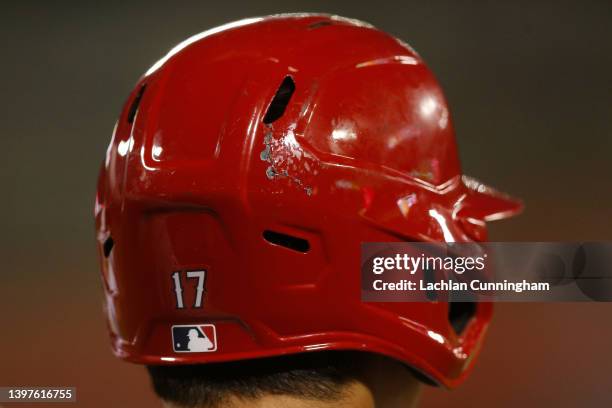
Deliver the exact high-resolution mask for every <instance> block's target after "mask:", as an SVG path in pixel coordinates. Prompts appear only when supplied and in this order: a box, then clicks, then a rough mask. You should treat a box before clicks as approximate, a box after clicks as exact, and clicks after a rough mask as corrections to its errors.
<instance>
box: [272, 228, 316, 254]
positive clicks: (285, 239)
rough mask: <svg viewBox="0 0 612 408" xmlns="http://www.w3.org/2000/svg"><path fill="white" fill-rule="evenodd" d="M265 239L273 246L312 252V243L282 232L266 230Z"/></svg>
mask: <svg viewBox="0 0 612 408" xmlns="http://www.w3.org/2000/svg"><path fill="white" fill-rule="evenodd" d="M263 238H264V239H265V240H266V241H268V242H269V243H271V244H274V245H280V246H283V247H285V248H288V249H291V250H293V251H297V252H302V253H306V252H308V251H309V250H310V243H309V242H308V241H307V240H305V239H303V238H298V237H295V236H292V235H287V234H283V233H282V232H276V231H270V230H265V231H264V232H263Z"/></svg>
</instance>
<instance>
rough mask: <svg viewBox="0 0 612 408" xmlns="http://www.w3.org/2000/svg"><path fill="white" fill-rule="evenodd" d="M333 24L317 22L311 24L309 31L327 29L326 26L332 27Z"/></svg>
mask: <svg viewBox="0 0 612 408" xmlns="http://www.w3.org/2000/svg"><path fill="white" fill-rule="evenodd" d="M332 24H333V23H332V22H331V21H327V20H322V21H317V22H314V23H312V24H309V25H308V29H309V30H316V29H317V28H321V27H325V26H328V25H332Z"/></svg>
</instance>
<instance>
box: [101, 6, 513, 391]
mask: <svg viewBox="0 0 612 408" xmlns="http://www.w3.org/2000/svg"><path fill="white" fill-rule="evenodd" d="M408 198H410V199H408ZM519 207H520V204H519V203H518V202H517V201H514V200H511V199H509V198H507V197H506V196H503V195H500V194H497V193H496V192H495V191H494V190H490V189H487V188H483V186H482V185H480V184H478V183H477V182H475V181H473V180H472V179H467V178H465V177H462V175H461V168H460V164H459V159H458V154H457V150H456V144H455V136H454V130H453V127H452V121H451V117H450V113H449V110H448V107H447V104H446V101H445V99H444V96H443V93H442V91H441V89H440V87H439V85H438V84H437V82H436V80H435V78H434V77H433V75H432V74H431V72H430V71H429V69H428V68H427V67H426V65H425V64H424V62H423V61H422V59H421V58H420V57H419V56H418V55H417V54H416V53H415V52H414V51H413V50H412V49H411V48H410V47H409V46H407V45H406V44H405V43H403V42H402V41H400V40H398V39H396V38H394V37H392V36H390V35H388V34H385V33H383V32H381V31H379V30H377V29H375V28H373V27H371V26H370V25H368V24H366V23H363V22H359V21H355V20H350V19H345V18H340V17H335V16H327V15H308V14H300V15H281V16H271V17H264V18H253V19H247V20H242V21H239V22H235V23H230V24H227V25H225V26H221V27H218V28H214V29H211V30H208V31H206V32H203V33H201V34H198V35H196V36H194V37H192V38H190V39H188V40H186V41H185V42H183V43H181V44H179V45H178V46H177V47H175V48H174V49H173V50H171V51H170V53H169V54H168V55H167V56H166V57H164V58H162V59H161V60H160V61H158V62H157V63H156V64H155V65H154V66H152V67H151V69H149V70H148V72H147V73H146V74H145V75H144V76H143V77H142V78H141V79H140V81H139V82H138V84H137V86H136V87H135V89H134V91H133V92H132V94H131V95H130V97H129V98H128V101H127V102H126V105H125V107H124V109H123V112H122V113H121V116H120V117H119V120H118V122H117V125H116V127H115V131H114V134H113V138H112V141H111V144H110V146H109V149H108V152H107V157H106V160H105V163H104V166H103V168H102V171H101V173H100V178H99V182H98V195H97V200H96V227H97V238H98V242H99V251H100V255H101V256H100V259H101V266H102V275H103V281H104V289H105V295H106V296H105V300H106V311H107V316H108V321H109V328H110V333H111V338H112V345H113V349H114V351H115V354H117V355H118V356H119V357H121V358H124V359H126V360H129V361H132V362H136V363H141V364H148V365H153V366H160V365H165V366H168V367H169V368H167V369H163V368H152V369H151V372H152V373H153V374H154V375H153V377H154V379H155V378H157V380H155V384H156V388H157V389H158V390H160V392H161V393H162V394H164V393H166V392H169V393H170V394H172V392H173V391H171V387H170V385H169V384H179V383H180V381H178V380H175V379H173V378H175V377H176V378H182V376H183V374H180V373H182V372H187V373H192V375H193V376H195V377H198V376H199V377H201V378H206V382H207V383H208V382H210V383H211V384H217V383H215V382H214V381H215V378H216V377H215V375H209V374H210V373H212V371H210V370H212V368H206V367H215V370H221V371H222V370H224V368H222V367H223V366H222V365H217V364H218V363H228V362H234V363H231V364H234V365H233V366H232V365H228V366H226V367H234V368H235V370H231V372H232V373H235V374H236V376H237V377H236V381H235V382H232V381H229V382H228V383H227V387H225V386H221V385H219V384H217V385H216V386H218V387H221V388H220V389H221V390H224V389H225V390H229V391H231V390H233V389H234V388H232V387H234V385H232V384H244V383H245V381H246V382H247V383H248V382H249V381H247V380H246V379H245V378H244V377H243V375H246V376H247V377H248V376H249V374H248V371H243V369H246V366H243V365H242V364H243V363H242V362H243V361H245V360H252V359H261V358H269V357H275V356H287V355H296V354H299V353H309V354H307V355H310V356H311V358H313V359H314V360H313V361H319V360H317V357H312V356H314V355H315V354H316V353H315V352H317V353H321V352H322V351H329V352H333V351H335V352H341V351H342V352H347V351H353V352H357V351H360V352H368V353H374V354H376V355H380V356H386V358H390V359H393V360H395V361H398V362H400V363H401V364H403V365H406V366H409V367H411V369H413V370H415V371H416V372H418V373H420V375H421V376H422V377H423V378H427V379H428V381H430V382H432V383H437V384H442V385H445V386H448V387H453V386H456V385H458V384H459V383H461V382H462V381H463V380H464V379H465V377H466V375H467V373H468V371H469V368H470V366H471V364H472V362H473V361H474V356H475V355H476V353H477V351H478V349H479V347H480V345H481V342H482V339H483V336H484V333H485V330H486V327H487V325H488V322H489V320H490V316H491V307H490V305H489V304H478V305H467V306H466V305H460V304H457V305H453V304H449V303H444V302H432V303H422V304H419V303H405V304H403V303H377V304H367V303H362V302H361V301H360V298H359V293H360V274H359V269H360V259H359V251H360V245H361V243H362V242H383V241H448V240H453V241H455V242H469V241H473V240H485V239H486V227H485V223H484V221H486V220H488V219H493V218H500V217H501V216H507V215H509V214H511V213H513V212H516V211H517V210H518V209H519ZM432 211H433V212H432ZM432 214H433V215H432ZM190 333H191V334H190ZM190 336H191V337H192V338H193V340H194V342H195V341H197V342H198V343H199V344H201V345H200V346H198V347H195V346H190V343H189V337H190ZM325 355H329V354H325ZM296 358H297V360H295V361H294V363H295V364H298V362H299V361H301V360H300V359H301V358H305V357H296ZM261 361H264V360H261ZM272 361H279V360H274V359H273V360H272ZM340 361H342V360H340ZM236 362H240V363H236ZM194 364H203V365H206V367H201V368H200V367H198V368H184V367H183V369H180V368H174V367H181V366H190V365H194ZM263 367H265V364H264V365H263V366H261V367H260V368H259V369H264V368H263ZM281 367H282V364H281ZM298 367H301V366H300V365H299V364H298ZM307 367H308V365H307ZM325 367H327V366H325ZM343 367H344V365H343V364H333V365H332V369H331V371H326V370H327V369H325V368H323V371H322V372H321V375H322V376H321V377H317V378H320V382H317V381H319V380H316V381H315V382H314V383H313V384H314V385H313V387H310V386H306V388H305V389H304V390H303V393H304V394H305V395H310V394H309V393H310V392H311V391H312V389H314V390H315V391H316V392H318V391H321V392H322V394H321V395H323V396H325V395H328V394H327V391H328V390H329V389H333V386H330V384H331V385H333V384H337V383H338V384H343V383H346V382H351V381H352V380H353V378H352V377H351V376H346V375H344V372H345V371H346V370H345V369H344V368H343ZM319 368H321V367H319ZM328 368H329V367H328ZM181 370H187V371H181ZM200 370H202V371H201V372H200ZM299 370H302V369H301V368H299ZM308 370H309V368H304V369H303V371H300V372H303V373H304V375H306V377H308V375H309V374H308V373H309V372H310V371H308ZM272 371H274V373H275V374H274V375H276V374H279V375H280V377H278V376H271V377H269V378H270V381H265V380H262V382H261V389H262V390H266V391H269V392H273V393H274V392H285V391H287V390H290V389H295V390H300V387H299V386H297V385H296V383H295V382H291V381H289V380H290V379H291V378H293V377H291V376H293V375H294V374H291V375H290V376H289V377H287V376H285V374H283V373H286V372H287V370H284V369H276V370H272ZM156 373H157V374H159V373H166V374H160V375H157V374H156ZM176 373H179V374H177V376H175V375H174V374H176ZM199 373H200V374H201V375H200V374H199ZM164 378H165V379H164ZM249 378H254V377H253V376H251V377H249ZM298 378H300V381H303V380H304V377H302V376H298ZM312 378H314V377H312ZM177 381H178V382H177ZM305 383H308V382H307V381H306V382H305ZM255 384H259V383H257V381H255ZM266 384H267V385H266ZM274 384H278V387H280V388H278V389H276V388H274V387H275V386H274ZM169 387H170V388H169ZM181 387H183V386H182V385H180V386H179V388H177V389H184V388H181ZM187 389H191V388H189V387H188V388H187ZM257 389H259V388H258V386H255V388H253V389H252V390H254V391H249V390H251V388H250V386H247V387H246V388H245V389H244V390H246V391H245V395H249V394H252V393H255V394H256V393H257V392H258V391H256V390H257ZM169 390H170V391H169ZM309 390H310V391H309ZM194 392H195V391H194ZM298 393H302V391H298ZM170 394H168V395H170ZM187 394H188V395H191V391H189V392H187ZM206 394H207V395H208V393H206ZM329 395H334V393H333V392H331V393H330V394H329ZM207 398H208V397H206V398H204V400H206V399H207ZM210 398H211V401H213V400H215V401H216V398H217V397H214V396H213V397H210ZM196 399H197V398H196ZM197 400H199V399H197Z"/></svg>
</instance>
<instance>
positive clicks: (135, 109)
mask: <svg viewBox="0 0 612 408" xmlns="http://www.w3.org/2000/svg"><path fill="white" fill-rule="evenodd" d="M146 87H147V86H146V85H143V86H141V87H140V89H139V90H138V93H137V94H136V97H135V98H134V100H133V101H132V104H131V105H130V110H129V111H128V116H127V121H128V123H130V124H131V123H134V117H136V112H138V105H140V100H141V99H142V95H143V94H144V91H145V88H146Z"/></svg>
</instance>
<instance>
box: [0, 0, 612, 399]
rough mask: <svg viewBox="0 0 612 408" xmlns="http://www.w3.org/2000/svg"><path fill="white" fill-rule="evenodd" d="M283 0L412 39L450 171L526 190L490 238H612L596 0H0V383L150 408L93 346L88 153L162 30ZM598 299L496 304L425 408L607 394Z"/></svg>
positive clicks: (95, 155) (132, 374)
mask: <svg viewBox="0 0 612 408" xmlns="http://www.w3.org/2000/svg"><path fill="white" fill-rule="evenodd" d="M289 11H322V12H329V13H336V14H340V15H345V16H349V17H355V18H359V19H363V20H366V21H369V22H371V23H373V24H374V25H376V26H377V27H379V28H381V29H383V30H385V31H388V32H390V33H392V34H395V35H397V36H399V37H400V38H402V39H404V40H405V41H407V42H408V43H410V44H411V45H412V46H413V47H414V48H416V49H417V51H418V52H419V53H420V54H421V55H422V56H423V57H424V59H425V60H426V61H427V62H428V64H429V65H430V67H431V68H432V70H433V71H434V72H435V73H436V75H437V77H438V79H439V81H440V82H441V84H442V86H443V87H444V89H445V91H446V95H447V97H448V99H449V102H450V105H451V110H452V113H453V117H454V122H455V126H456V130H457V134H458V139H459V144H460V148H461V158H462V161H463V167H464V169H465V172H466V173H467V174H470V175H474V176H477V177H479V178H480V179H482V180H483V181H485V182H487V183H489V184H492V185H495V186H497V187H499V188H500V189H502V190H504V191H508V192H511V193H513V194H514V195H516V196H519V197H522V198H523V199H524V200H525V202H526V204H527V209H526V211H525V213H524V214H523V215H522V216H521V217H519V218H517V219H512V220H509V221H504V222H501V223H499V224H493V225H492V230H491V239H492V240H498V241H503V240H526V241H529V240H531V241H537V240H542V241H544V240H574V241H575V240H607V239H611V238H612V233H611V232H610V227H612V182H611V176H612V160H611V157H610V156H611V154H612V121H611V118H612V115H611V114H612V112H611V108H612V79H611V78H612V75H611V74H612V41H611V40H612V2H610V1H609V0H608V1H575V2H571V3H569V2H561V1H512V2H492V1H488V2H485V1H452V0H448V1H419V2H416V1H403V2H398V3H395V4H393V3H389V2H386V1H381V0H379V1H375V2H372V1H367V2H366V1H358V0H353V1H345V2H341V1H313V2H299V1H294V2H286V1H271V0H266V1H258V2H247V1H244V2H234V1H229V0H226V1H222V2H208V3H207V2H203V1H197V2H189V1H180V2H167V3H157V2H154V1H146V2H127V1H112V2H110V1H109V2H96V3H89V4H88V3H87V2H82V1H81V2H76V1H75V2H60V1H55V2H40V3H32V2H25V1H24V2H11V3H8V2H2V5H0V43H1V50H2V56H1V57H0V87H1V88H0V89H1V97H0V117H1V121H0V134H1V137H2V143H3V146H4V147H2V148H1V150H0V154H1V157H2V160H1V166H2V167H1V169H2V171H1V172H0V183H1V184H0V185H1V186H2V200H1V201H0V210H1V211H0V214H1V222H2V234H1V235H0V256H1V257H2V259H1V263H0V265H1V266H0V270H1V273H0V323H1V326H0V350H1V351H0V385H3V386H8V385H38V386H53V385H55V386H77V388H78V391H77V396H78V400H79V402H80V403H79V405H82V406H88V407H107V406H157V403H156V402H155V399H154V397H153V394H152V392H151V391H150V387H149V385H148V380H147V378H146V376H145V372H144V370H143V369H142V368H141V367H137V366H133V365H130V364H126V363H122V362H119V361H117V360H116V359H114V358H113V357H112V356H111V353H110V349H109V346H108V340H107V336H106V331H105V323H104V320H103V315H102V307H101V285H100V281H99V277H98V269H97V261H96V257H95V256H96V254H95V250H94V232H93V208H92V207H93V199H94V189H95V180H96V175H97V170H98V167H99V165H100V163H101V161H102V158H103V156H104V153H105V150H106V146H107V143H108V141H109V140H110V135H111V131H112V128H113V124H114V121H115V118H116V115H118V113H119V110H120V108H121V106H122V104H123V102H124V99H125V98H126V97H127V94H128V92H129V91H130V89H131V87H132V86H133V84H134V83H135V82H136V80H137V78H138V77H139V76H140V75H141V74H142V73H143V72H144V71H146V69H147V68H148V67H149V66H150V65H151V64H153V63H154V62H155V61H156V60H157V59H159V58H160V57H161V56H162V55H163V54H164V53H165V52H167V51H168V50H169V49H170V48H171V47H172V46H173V45H175V44H176V43H178V42H180V41H181V40H183V39H185V38H187V37H189V36H190V35H192V34H195V33H198V32H200V31H203V30H204V29H207V28H210V27H212V26H215V25H219V24H222V23H225V22H228V21H231V20H235V19H239V18H242V17H247V16H256V15H264V14H270V13H278V12H289ZM347 46H350V45H347ZM610 312H612V305H610V304H500V305H498V307H497V315H496V319H495V320H494V323H493V325H492V327H491V330H490V335H489V339H488V343H487V345H486V347H485V349H484V351H483V353H482V354H481V358H480V361H479V363H478V364H477V367H476V370H475V371H474V373H473V375H472V377H471V378H470V379H469V380H468V382H467V383H466V384H465V385H464V386H463V387H462V388H460V389H458V390H456V391H452V392H448V391H443V390H435V389H427V390H426V392H425V393H424V395H423V406H424V407H434V406H444V405H448V406H451V404H452V406H454V407H478V406H496V407H516V406H529V407H531V406H548V405H554V406H557V407H576V406H585V407H595V406H597V407H604V406H605V407H609V406H612V347H611V346H612V324H611V323H612V316H611V313H610ZM37 406H40V405H37ZM55 406H57V405H55Z"/></svg>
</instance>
